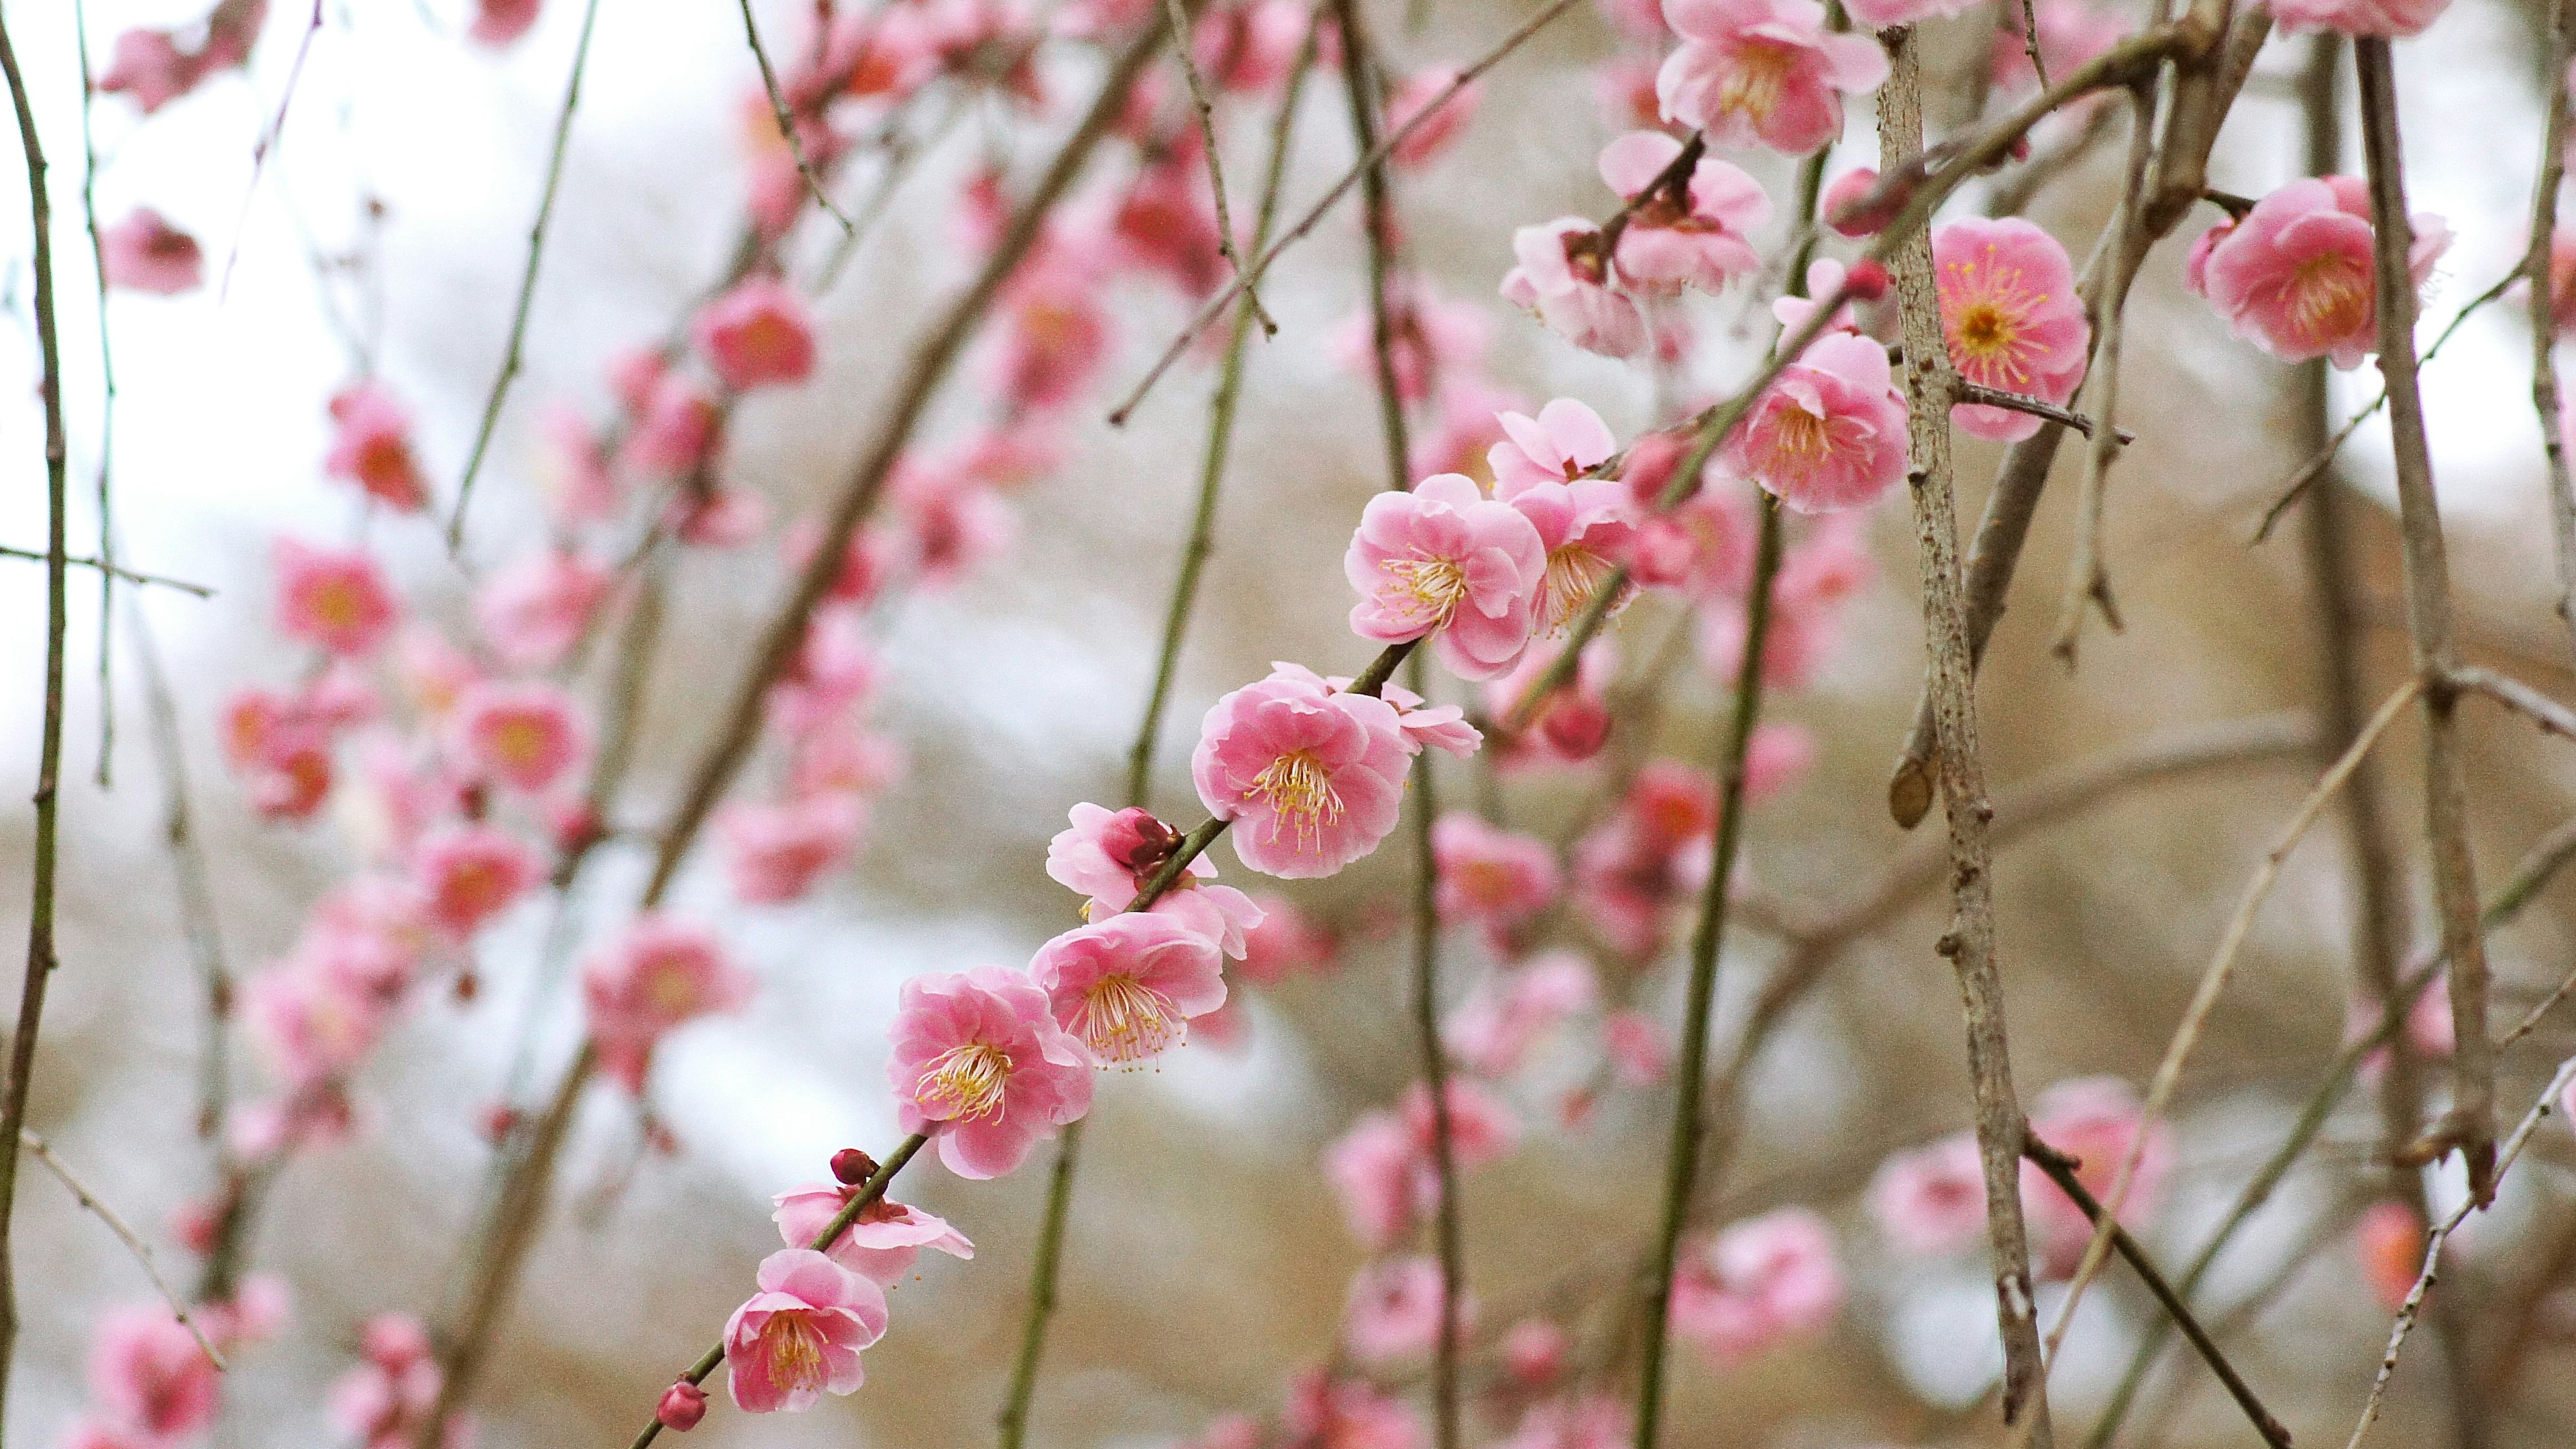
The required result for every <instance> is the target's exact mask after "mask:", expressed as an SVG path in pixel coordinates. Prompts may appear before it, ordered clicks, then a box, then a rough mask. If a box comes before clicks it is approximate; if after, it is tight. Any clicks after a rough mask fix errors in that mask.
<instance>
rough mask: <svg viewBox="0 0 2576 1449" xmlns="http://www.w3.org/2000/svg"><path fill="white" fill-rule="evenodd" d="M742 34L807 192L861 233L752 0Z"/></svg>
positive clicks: (848, 230) (845, 230)
mask: <svg viewBox="0 0 2576 1449" xmlns="http://www.w3.org/2000/svg"><path fill="white" fill-rule="evenodd" d="M742 38H743V40H744V42H745V43H746V44H748V45H750V47H751V58H752V59H753V60H754V61H756V62H758V63H759V65H760V84H761V88H762V89H763V90H766V91H767V92H768V93H769V113H770V115H771V116H773V117H774V118H776V120H777V122H778V139H779V140H781V141H784V142H786V143H787V154H788V155H789V156H790V157H791V158H793V159H794V160H795V162H796V174H797V175H799V176H801V177H803V178H805V194H806V195H808V196H811V197H813V198H814V204H815V205H816V206H819V207H821V208H822V209H823V212H824V214H825V215H827V216H829V217H831V218H832V220H834V221H837V222H839V223H840V224H841V234H842V235H843V236H856V235H858V232H859V229H858V227H857V226H856V225H855V224H854V223H852V222H851V220H850V219H849V217H847V216H845V215H843V214H842V212H841V208H839V207H838V206H835V205H833V204H832V198H831V196H830V195H829V194H828V193H827V192H825V191H824V189H823V178H822V177H820V176H818V175H816V174H815V172H814V163H813V161H812V160H811V159H809V158H808V157H807V156H806V154H805V134H804V128H803V127H801V126H800V125H798V124H797V120H796V116H795V114H794V113H793V112H791V111H789V110H788V109H787V93H786V92H784V91H782V90H780V89H779V88H778V67H776V66H774V65H772V64H770V62H769V47H768V46H766V45H763V44H762V43H761V40H760V21H759V20H758V19H757V18H755V17H754V16H753V15H752V13H751V0H742ZM574 84H575V86H576V87H578V86H579V84H580V82H579V81H578V80H576V81H575V82H574Z"/></svg>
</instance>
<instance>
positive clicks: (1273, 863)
mask: <svg viewBox="0 0 2576 1449" xmlns="http://www.w3.org/2000/svg"><path fill="white" fill-rule="evenodd" d="M1389 496H1392V495H1389ZM1514 516H1515V518H1517V517H1518V515H1514ZM1523 526H1524V527H1526V526H1527V525H1523ZM1415 748H1417V747H1416V746H1414V745H1413V744H1412V743H1411V742H1410V741H1409V740H1407V739H1406V738H1405V734H1404V731H1403V729H1402V728H1401V727H1400V725H1399V724H1398V722H1397V717H1396V712H1395V709H1394V707H1393V706H1391V705H1389V704H1388V703H1387V702H1386V701H1384V700H1382V699H1374V698H1371V697H1369V696H1367V695H1359V694H1351V693H1348V692H1345V691H1339V690H1332V689H1328V688H1327V687H1325V686H1324V685H1323V684H1322V683H1321V682H1319V681H1315V680H1314V677H1313V676H1312V675H1307V676H1305V677H1304V678H1299V677H1296V676H1295V675H1290V674H1285V673H1274V674H1273V675H1272V676H1271V677H1270V678H1268V679H1265V680H1261V681H1259V682H1258V683H1254V684H1247V685H1245V686H1244V687H1243V688H1241V689H1238V690H1235V691H1234V692H1233V693H1231V694H1228V695H1226V696H1224V697H1223V698H1221V699H1219V700H1218V701H1217V702H1216V704H1215V705H1214V706H1213V707H1212V708H1210V709H1209V710H1208V713H1207V718H1206V720H1205V721H1204V722H1203V723H1202V724H1201V726H1200V731H1199V743H1198V747H1197V749H1195V750H1194V751H1192V752H1191V755H1190V778H1191V780H1192V781H1193V782H1195V783H1196V784H1197V786H1198V792H1199V800H1200V802H1201V803H1202V804H1204V805H1206V806H1207V808H1208V811H1209V813H1210V814H1213V815H1215V816H1216V817H1217V818H1219V819H1221V820H1231V821H1233V822H1234V829H1233V830H1232V832H1231V834H1232V835H1233V837H1234V851H1235V855H1236V856H1237V858H1239V859H1241V860H1242V861H1243V863H1244V864H1245V865H1247V866H1249V867H1251V868H1252V869H1254V870H1257V871H1260V872H1261V873H1262V874H1264V875H1275V876H1281V877H1285V878H1289V879H1297V878H1302V877H1312V876H1325V875H1331V874H1333V873H1334V872H1335V871H1338V870H1340V869H1341V868H1342V867H1343V866H1346V865H1348V864H1350V863H1351V862H1352V861H1355V860H1358V859H1359V858H1360V857H1362V856H1364V855H1367V854H1368V853H1369V852H1370V851H1373V850H1375V849H1377V846H1378V842H1379V841H1381V840H1384V839H1385V838H1386V837H1387V833H1388V832H1389V831H1392V830H1393V829H1395V822H1396V817H1397V814H1398V810H1399V807H1400V805H1401V804H1402V801H1403V796H1404V773H1405V765H1406V761H1407V759H1408V758H1409V757H1410V756H1411V755H1412V754H1413V751H1414V749H1415Z"/></svg>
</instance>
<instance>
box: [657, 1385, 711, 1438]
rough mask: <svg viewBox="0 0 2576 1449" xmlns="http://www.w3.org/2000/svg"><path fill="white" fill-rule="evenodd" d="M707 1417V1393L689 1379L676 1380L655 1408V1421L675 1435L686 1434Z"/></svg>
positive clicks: (665, 1390) (663, 1393)
mask: <svg viewBox="0 0 2576 1449" xmlns="http://www.w3.org/2000/svg"><path fill="white" fill-rule="evenodd" d="M706 1416H707V1391H706V1390H704V1389H702V1388H699V1387H698V1386H697V1385H696V1384H693V1383H690V1382H689V1381H688V1380H687V1379H674V1380H672V1381H671V1386H670V1387H669V1388H667V1389H664V1390H663V1391H662V1401H661V1402H660V1403H658V1404H655V1405H654V1406H653V1420H654V1422H655V1423H658V1424H660V1425H661V1426H662V1427H663V1428H665V1429H668V1430H671V1431H672V1432H673V1433H677V1434H685V1433H687V1432H689V1431H690V1430H691V1429H694V1428H696V1427H698V1421H699V1420H701V1419H704V1418H705V1417H706Z"/></svg>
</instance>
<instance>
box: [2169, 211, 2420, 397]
mask: <svg viewBox="0 0 2576 1449" xmlns="http://www.w3.org/2000/svg"><path fill="white" fill-rule="evenodd" d="M2409 222H2410V224H2411V227H2412V229H2413V231H2414V234H2415V245H2414V250H2413V251H2412V253H2411V254H2410V255H2409V257H2408V259H2407V272H2408V275H2409V276H2411V277H2412V278H2413V279H2414V282H2415V285H2416V286H2418V287H2421V286H2422V285H2423V284H2424V281H2425V279H2426V278H2427V277H2429V276H2431V275H2432V272H2433V264H2434V263H2435V262H2436V261H2438V260H2440V258H2441V255H2442V253H2443V252H2444V251H2445V250H2446V249H2447V248H2448V247H2449V246H2450V243H2451V233H2450V229H2449V228H2448V227H2446V226H2444V225H2443V223H2442V219H2441V218H2440V217H2438V216H2433V215H2430V214H2429V213H2418V214H2417V215H2415V216H2413V217H2411V218H2409ZM2213 238H2214V240H2213ZM2203 242H2204V245H2202V246H2196V247H2194V248H2193V255H2192V259H2191V260H2192V263H2193V264H2192V265H2191V266H2190V267H2189V268H2187V269H2186V271H2185V273H2184V280H2185V282H2186V283H2187V284H2188V285H2190V287H2191V289H2192V290H2193V291H2196V292H2199V293H2200V294H2201V295H2202V296H2204V297H2207V298H2208V299H2209V304H2210V305H2211V306H2212V307H2215V308H2217V309H2218V313H2219V315H2220V316H2222V317H2225V318H2226V319H2227V325H2228V326H2229V328H2230V329H2232V330H2233V331H2234V332H2235V333H2236V335H2237V336H2238V337H2241V338H2243V339H2244V340H2246V341H2248V342H2251V343H2253V344H2254V345H2255V346H2257V347H2260V348H2262V349H2263V350H2264V351H2265V352H2268V353H2270V354H2272V355H2273V356H2274V357H2277V358H2279V359H2281V360H2282V361H2283V362H2305V361H2307V360H2308V359H2310V358H2313V357H2327V358H2332V359H2333V361H2334V365H2335V366H2337V367H2344V368H2350V367H2358V366H2360V365H2361V359H2362V358H2363V357H2364V356H2366V355H2368V354H2369V353H2370V352H2371V351H2372V350H2373V349H2375V348H2376V347H2377V346H2378V342H2379V302H2378V294H2377V292H2376V290H2375V284H2374V274H2373V270H2372V258H2371V225H2370V192H2369V188H2368V186H2367V184H2366V183H2364V182H2363V181H2362V180H2361V178H2359V177H2357V176H2327V177H2310V178H2307V179H2305V180H2300V181H2293V182H2291V183H2290V184H2288V185H2287V186H2283V187H2281V188H2280V189H2279V190H2276V191H2274V192H2273V193H2272V194H2270V195H2269V196H2266V197H2264V198H2263V199H2262V200H2261V201H2258V202H2256V203H2254V209H2253V210H2252V211H2250V212H2247V213H2246V214H2245V217H2244V219H2243V220H2241V221H2237V222H2232V223H2229V222H2222V223H2220V224H2219V226H2218V227H2214V228H2212V229H2211V232H2210V236H2209V237H2205V238H2203Z"/></svg>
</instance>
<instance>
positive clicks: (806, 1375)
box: [760, 1312, 830, 1392]
mask: <svg viewBox="0 0 2576 1449" xmlns="http://www.w3.org/2000/svg"><path fill="white" fill-rule="evenodd" d="M760 1349H761V1356H762V1357H764V1358H766V1359H767V1360H769V1373H770V1377H771V1378H772V1379H773V1380H774V1381H775V1382H776V1383H777V1384H778V1385H779V1387H781V1388H784V1389H787V1390H789V1391H790V1392H793V1391H795V1390H797V1389H819V1388H821V1387H823V1385H824V1383H825V1381H826V1380H827V1379H829V1378H830V1374H829V1372H828V1371H827V1370H826V1369H825V1368H824V1365H823V1335H822V1334H821V1333H819V1332H816V1331H815V1328H814V1325H813V1324H811V1323H809V1322H807V1321H806V1319H805V1315H804V1314H802V1313H793V1312H789V1313H773V1314H771V1315H769V1321H768V1322H767V1323H764V1324H762V1325H760Z"/></svg>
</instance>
